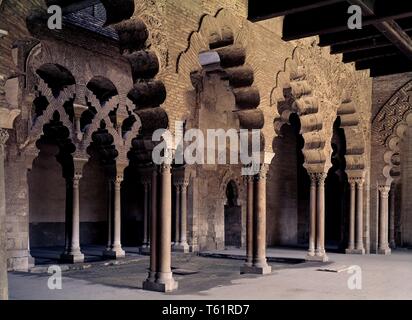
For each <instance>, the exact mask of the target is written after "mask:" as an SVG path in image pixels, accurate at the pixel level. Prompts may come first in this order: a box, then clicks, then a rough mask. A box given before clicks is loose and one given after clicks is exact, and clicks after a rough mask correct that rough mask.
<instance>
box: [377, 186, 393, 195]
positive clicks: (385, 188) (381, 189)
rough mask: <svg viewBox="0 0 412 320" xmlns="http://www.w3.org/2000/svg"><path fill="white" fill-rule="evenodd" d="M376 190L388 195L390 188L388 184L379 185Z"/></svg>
mask: <svg viewBox="0 0 412 320" xmlns="http://www.w3.org/2000/svg"><path fill="white" fill-rule="evenodd" d="M378 190H379V192H380V193H381V194H382V196H384V197H388V196H389V191H390V190H391V187H390V186H388V185H379V186H378Z"/></svg>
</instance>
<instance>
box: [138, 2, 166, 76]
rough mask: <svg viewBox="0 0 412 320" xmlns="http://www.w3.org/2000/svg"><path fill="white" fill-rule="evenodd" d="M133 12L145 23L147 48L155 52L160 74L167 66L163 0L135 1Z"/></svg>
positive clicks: (164, 4)
mask: <svg viewBox="0 0 412 320" xmlns="http://www.w3.org/2000/svg"><path fill="white" fill-rule="evenodd" d="M135 6H136V8H135V14H134V16H136V17H139V18H140V19H141V20H143V22H144V23H145V24H146V25H147V29H148V30H149V38H148V39H147V41H146V47H147V49H150V50H153V51H154V52H156V54H157V56H158V57H159V61H160V74H162V72H164V71H165V69H166V68H167V67H168V66H169V50H168V39H167V35H166V33H165V31H164V25H163V24H164V16H165V10H166V9H165V6H166V3H165V0H146V1H137V2H135Z"/></svg>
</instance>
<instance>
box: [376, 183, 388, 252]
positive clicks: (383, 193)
mask: <svg viewBox="0 0 412 320" xmlns="http://www.w3.org/2000/svg"><path fill="white" fill-rule="evenodd" d="M389 191H390V187H389V186H386V185H383V186H379V249H378V253H379V254H385V255H386V254H390V253H391V249H390V248H389V245H388V205H389V203H388V200H389Z"/></svg>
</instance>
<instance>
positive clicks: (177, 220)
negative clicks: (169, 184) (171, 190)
mask: <svg viewBox="0 0 412 320" xmlns="http://www.w3.org/2000/svg"><path fill="white" fill-rule="evenodd" d="M180 188H181V184H180V183H179V184H175V196H176V198H175V243H174V249H175V248H177V247H179V244H180Z"/></svg>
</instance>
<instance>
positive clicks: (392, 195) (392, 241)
mask: <svg viewBox="0 0 412 320" xmlns="http://www.w3.org/2000/svg"><path fill="white" fill-rule="evenodd" d="M395 188H396V185H395V184H393V185H392V188H391V191H390V196H389V200H390V210H389V247H390V248H392V249H394V248H395V247H396V242H395Z"/></svg>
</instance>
